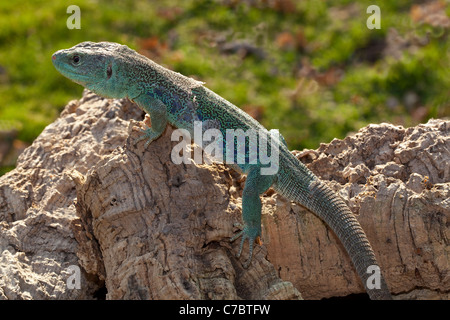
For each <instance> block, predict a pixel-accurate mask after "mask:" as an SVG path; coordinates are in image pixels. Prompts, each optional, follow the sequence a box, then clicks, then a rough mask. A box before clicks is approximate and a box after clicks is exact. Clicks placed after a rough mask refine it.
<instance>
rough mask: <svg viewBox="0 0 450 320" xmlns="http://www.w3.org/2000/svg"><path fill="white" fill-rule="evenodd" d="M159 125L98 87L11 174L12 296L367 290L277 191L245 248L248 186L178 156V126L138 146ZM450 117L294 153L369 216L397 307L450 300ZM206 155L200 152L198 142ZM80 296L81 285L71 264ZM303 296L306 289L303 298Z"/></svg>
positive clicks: (5, 199) (3, 227)
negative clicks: (145, 131)
mask: <svg viewBox="0 0 450 320" xmlns="http://www.w3.org/2000/svg"><path fill="white" fill-rule="evenodd" d="M143 118H144V114H143V113H142V112H141V111H140V110H139V109H138V108H137V107H136V106H135V105H134V104H132V103H130V102H129V101H126V100H107V99H103V98H100V97H98V96H96V95H94V94H92V93H90V92H88V91H85V92H84V95H83V98H82V99H81V100H79V101H72V102H70V103H69V104H68V106H66V108H65V109H64V111H63V112H62V113H61V116H60V117H59V118H58V119H57V120H56V121H55V122H54V123H52V124H51V125H49V126H48V127H47V128H46V129H45V130H44V131H43V132H42V134H41V135H40V136H39V137H38V138H37V139H36V140H35V141H34V143H33V145H32V146H30V147H29V148H28V149H26V150H25V152H24V153H23V154H22V155H21V156H20V158H19V160H18V163H17V168H16V169H15V170H13V171H12V172H10V173H8V174H6V175H4V176H2V177H0V250H1V252H2V254H1V256H0V298H3V299H96V298H106V299H240V298H243V299H299V298H301V297H302V296H303V297H304V298H306V299H320V298H325V297H334V296H345V295H349V294H351V293H362V292H363V287H362V285H361V284H360V281H359V279H358V278H357V276H356V273H355V271H354V269H353V267H352V265H351V263H350V259H349V258H348V256H347V254H346V253H345V251H344V250H343V248H342V246H341V244H340V243H339V241H338V240H337V238H336V237H335V236H334V234H333V233H332V232H331V231H330V230H329V229H328V228H327V227H326V226H325V225H324V224H323V222H322V221H321V220H319V219H318V218H316V217H315V216H314V215H313V214H312V213H310V212H309V211H307V210H306V209H304V208H303V207H301V206H300V205H298V204H294V203H291V202H290V201H288V200H286V199H284V198H282V197H281V196H279V195H277V194H276V193H274V192H273V191H272V190H269V191H268V192H266V194H265V195H264V196H263V198H262V200H263V219H262V220H263V237H262V239H263V245H262V246H256V248H255V251H254V257H253V261H252V263H251V265H250V267H249V268H248V269H244V268H243V267H242V263H243V262H244V261H245V259H246V258H247V256H246V253H247V251H248V250H246V249H248V247H247V245H246V246H245V247H244V254H243V257H241V259H236V258H235V254H236V252H237V249H238V248H237V247H238V242H236V243H230V242H229V239H230V237H231V236H232V235H233V234H234V233H235V232H237V229H236V227H234V224H235V223H236V222H240V221H241V211H242V210H241V200H242V198H241V196H242V188H243V185H244V183H245V178H244V177H241V176H240V175H239V174H237V173H236V172H234V171H233V170H231V169H229V168H227V167H226V166H224V165H221V164H212V165H206V164H195V163H191V164H181V165H177V164H174V163H173V162H172V161H171V150H172V148H173V146H174V145H175V144H177V143H178V142H177V141H174V142H172V141H171V133H172V131H173V130H174V128H172V127H170V126H168V128H167V129H166V131H165V132H164V134H163V136H162V137H161V138H159V139H158V140H156V141H154V142H153V143H152V144H150V146H149V147H148V148H144V142H140V143H138V144H136V145H135V143H134V140H135V139H136V138H138V137H139V135H140V133H139V132H138V131H137V130H136V128H137V127H140V126H141V127H142V126H143V123H142V122H138V120H142V119H143ZM449 131H450V122H449V121H444V120H434V121H430V122H429V123H427V124H424V125H419V126H417V127H414V128H409V129H405V128H402V127H397V126H393V125H389V124H381V125H370V126H368V127H365V128H363V129H361V130H360V131H359V132H358V133H357V134H355V135H353V136H351V137H348V138H346V139H344V140H333V141H332V142H331V143H330V144H323V145H322V146H321V147H320V148H319V149H318V150H316V151H314V150H305V151H303V152H294V154H296V155H297V156H298V157H299V159H301V160H302V161H304V162H305V163H306V164H307V165H308V166H309V167H310V169H311V170H312V171H313V172H315V173H316V174H317V175H318V176H319V177H321V178H322V179H324V180H327V181H330V182H329V184H330V185H331V186H332V188H333V189H334V190H335V191H336V192H338V193H339V194H340V195H341V196H342V198H343V199H344V200H345V201H346V202H347V203H348V204H349V206H350V207H351V209H352V210H353V211H354V213H355V214H356V215H357V218H358V220H359V221H360V222H361V224H362V227H363V229H364V230H365V231H366V233H367V235H368V238H369V240H370V242H371V243H372V246H373V248H374V250H375V253H376V255H377V257H378V260H379V262H380V265H381V268H382V270H383V273H384V275H385V277H386V280H387V283H388V286H389V287H390V289H391V291H392V292H393V293H394V294H395V295H396V297H397V298H405V299H425V298H438V299H448V292H449V289H450V281H449V258H448V257H449V249H448V248H449V246H448V243H449V230H448V222H447V221H448V218H449V213H450V203H449V202H448V199H449V198H450V182H449V181H450V171H449V166H448V163H449V161H450V160H449V159H450V137H449V136H450V134H449ZM191 147H192V148H196V146H194V145H193V146H191ZM73 267H75V268H79V270H80V282H81V285H80V288H79V289H77V288H73V287H72V286H70V284H69V285H68V283H69V282H70V279H73V277H72V278H71V276H73V273H72V270H73V269H72V268H73ZM300 293H301V294H300Z"/></svg>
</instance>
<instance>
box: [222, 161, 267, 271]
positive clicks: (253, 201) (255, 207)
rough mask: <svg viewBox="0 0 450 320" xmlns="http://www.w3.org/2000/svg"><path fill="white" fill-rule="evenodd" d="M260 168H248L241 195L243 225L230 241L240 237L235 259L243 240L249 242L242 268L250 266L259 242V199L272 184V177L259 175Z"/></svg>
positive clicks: (256, 166) (240, 250) (240, 251)
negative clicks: (254, 247) (246, 257)
mask: <svg viewBox="0 0 450 320" xmlns="http://www.w3.org/2000/svg"><path fill="white" fill-rule="evenodd" d="M260 170H261V168H260V166H258V165H255V166H253V167H251V168H250V172H249V174H248V176H247V180H246V181H245V186H244V191H243V194H242V219H243V220H244V224H243V226H242V231H240V232H239V233H238V234H236V235H235V236H234V237H232V238H231V239H230V241H234V240H236V239H237V238H239V237H241V236H242V240H241V244H240V246H239V252H238V254H237V255H236V257H238V258H239V257H240V256H241V253H242V249H243V247H244V242H245V240H247V239H248V241H249V257H248V260H247V261H246V262H245V263H244V268H247V267H248V266H249V265H250V262H251V260H252V255H253V244H254V242H255V241H257V240H259V237H260V235H261V207H262V206H261V198H260V195H261V194H263V193H264V192H265V191H266V190H267V189H269V188H270V186H271V185H272V184H273V180H274V176H272V175H261V173H260Z"/></svg>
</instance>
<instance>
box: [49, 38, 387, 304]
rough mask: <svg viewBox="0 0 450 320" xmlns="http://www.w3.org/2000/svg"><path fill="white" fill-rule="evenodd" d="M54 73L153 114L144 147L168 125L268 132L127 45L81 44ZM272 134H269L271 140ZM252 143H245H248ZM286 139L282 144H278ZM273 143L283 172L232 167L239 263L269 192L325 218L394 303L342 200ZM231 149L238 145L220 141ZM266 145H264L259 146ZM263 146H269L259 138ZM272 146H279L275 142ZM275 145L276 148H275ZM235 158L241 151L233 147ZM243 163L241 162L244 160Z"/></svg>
mask: <svg viewBox="0 0 450 320" xmlns="http://www.w3.org/2000/svg"><path fill="white" fill-rule="evenodd" d="M52 61H53V64H54V66H55V67H56V69H57V70H58V71H59V72H60V73H61V74H62V75H64V76H65V77H67V78H69V79H71V80H72V81H74V82H76V83H78V84H80V85H82V86H84V87H86V88H88V89H90V90H91V91H93V92H95V93H97V94H99V95H101V96H104V97H107V98H116V99H119V98H128V99H130V100H132V101H134V102H136V103H137V104H138V105H139V107H141V108H142V109H143V110H144V111H145V112H146V113H147V114H149V116H150V120H151V127H147V129H145V130H142V129H141V130H142V132H143V135H142V137H141V138H140V139H138V140H137V141H136V142H138V141H140V140H144V139H146V140H147V141H146V146H147V145H148V144H149V143H150V142H151V141H153V140H155V139H157V138H158V137H159V136H161V134H162V133H163V131H164V130H165V128H166V126H167V124H168V123H170V124H172V125H173V126H175V127H177V128H181V129H185V130H188V132H190V133H191V134H192V133H193V132H194V122H196V121H201V123H203V124H205V128H214V129H217V130H219V131H220V132H221V133H222V134H223V137H226V130H227V129H242V130H257V131H259V132H266V133H268V131H267V130H266V129H265V128H264V127H263V126H262V125H261V124H259V123H258V122H257V121H256V120H255V119H253V118H252V117H250V116H249V115H248V114H246V113H245V112H243V111H242V110H241V109H239V108H238V107H236V106H235V105H233V104H232V103H230V102H228V101H227V100H225V99H223V98H222V97H220V96H219V95H217V94H215V93H214V92H212V91H211V90H209V89H207V88H206V87H204V86H203V83H202V82H199V81H196V80H194V79H191V78H188V77H185V76H183V75H181V74H179V73H176V72H173V71H171V70H168V69H166V68H164V67H162V66H160V65H158V64H156V63H155V62H153V61H152V60H150V59H148V58H146V57H144V56H142V55H140V54H138V53H137V52H136V51H134V50H131V49H130V48H128V47H127V46H125V45H120V44H117V43H110V42H100V43H94V42H82V43H80V44H78V45H76V46H74V47H72V48H70V49H66V50H59V51H57V52H55V53H54V54H53V56H52ZM267 136H268V135H267ZM248 140H249V139H248V137H247V138H246V141H247V142H248ZM279 140H281V143H279ZM279 140H278V139H271V144H270V147H269V149H270V150H271V152H275V151H277V150H278V152H279V153H278V158H279V160H278V165H277V171H276V173H273V174H262V171H261V170H262V168H263V167H267V165H265V164H263V163H262V161H257V162H256V163H255V162H251V161H249V154H248V152H249V151H246V154H245V155H244V158H245V160H246V161H245V162H244V163H239V162H238V163H237V164H236V163H235V164H232V165H231V167H232V168H233V169H235V170H237V171H239V172H241V173H244V174H246V175H247V179H246V182H245V186H244V190H243V196H242V217H243V221H244V224H243V225H242V230H241V231H240V232H239V233H238V234H236V235H235V236H234V237H232V238H231V241H233V240H235V239H237V238H239V237H242V239H241V243H240V247H239V252H238V254H237V257H240V255H241V253H242V248H243V245H244V242H245V241H246V240H248V241H249V258H248V260H247V262H246V263H245V265H244V266H245V267H247V266H248V264H249V263H250V261H251V258H252V252H253V244H254V242H255V241H258V240H259V236H260V234H261V199H260V196H261V194H263V193H264V192H265V191H266V190H267V189H268V188H269V187H271V186H272V187H273V188H274V189H275V190H276V191H277V192H278V193H280V194H281V195H283V196H285V197H286V198H288V199H291V200H293V201H295V202H297V203H299V204H301V205H303V206H304V207H306V208H308V209H309V210H310V211H312V212H314V213H315V214H316V215H317V216H319V217H320V218H321V219H322V220H323V221H324V222H325V223H326V224H327V225H328V226H329V227H330V228H331V229H332V230H333V231H334V233H335V234H336V235H337V236H338V238H339V239H340V241H342V243H343V245H344V247H345V249H346V250H347V252H348V254H349V256H350V258H351V259H352V262H353V264H354V266H355V268H356V271H357V273H358V275H359V276H360V278H361V280H362V282H363V284H364V287H365V288H366V291H367V292H368V294H369V296H370V297H371V298H372V299H390V298H391V295H390V292H389V290H388V287H387V285H386V282H385V280H384V278H383V276H382V275H381V273H378V276H379V282H378V283H379V285H378V286H377V285H376V282H375V285H374V283H373V282H372V283H369V282H370V281H371V279H372V278H371V276H372V273H371V272H370V270H374V269H373V268H375V270H378V272H379V268H378V263H377V261H376V259H375V255H374V252H373V250H372V248H371V246H370V244H369V241H368V239H367V237H366V235H365V233H364V231H363V230H362V228H361V226H360V224H359V223H358V221H357V220H356V218H355V216H354V215H353V214H352V213H351V212H350V210H349V209H348V207H347V206H346V205H345V203H344V202H343V200H342V199H341V198H340V197H338V196H337V195H336V194H334V192H332V191H331V189H330V188H328V187H327V186H326V185H325V184H324V183H323V182H322V181H320V180H319V178H317V177H316V176H315V175H314V174H313V173H312V172H311V171H310V170H308V169H307V168H306V166H304V165H303V164H302V163H301V162H300V161H299V160H298V159H297V158H296V157H294V156H293V155H292V154H291V152H290V151H289V150H288V148H287V146H286V144H285V142H284V139H283V138H282V137H280V139H279ZM221 141H222V143H223V146H224V149H223V150H224V151H223V152H224V153H225V150H226V149H227V148H229V147H231V146H233V147H235V146H236V141H234V137H233V141H227V139H226V138H224V139H223V140H221ZM261 141H262V142H261ZM261 141H260V142H259V144H258V146H257V148H262V146H263V145H262V144H264V143H265V142H268V141H269V140H268V138H267V139H266V140H261ZM273 143H274V144H273ZM274 146H275V147H274ZM234 150H235V151H234V154H233V155H234V156H236V148H234ZM241 162H242V161H241Z"/></svg>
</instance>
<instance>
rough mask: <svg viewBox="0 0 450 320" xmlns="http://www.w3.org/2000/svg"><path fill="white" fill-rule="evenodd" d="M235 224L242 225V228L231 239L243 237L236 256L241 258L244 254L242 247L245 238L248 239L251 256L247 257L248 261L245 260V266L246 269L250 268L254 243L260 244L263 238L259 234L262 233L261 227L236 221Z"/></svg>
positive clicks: (231, 240)
mask: <svg viewBox="0 0 450 320" xmlns="http://www.w3.org/2000/svg"><path fill="white" fill-rule="evenodd" d="M234 226H238V227H241V228H242V230H241V231H239V232H238V233H237V234H236V235H234V236H233V237H232V238H231V239H230V242H233V241H234V240H236V239H238V238H239V237H242V239H241V243H240V245H239V251H238V253H237V254H236V258H240V256H241V254H242V249H243V248H244V243H245V240H247V239H248V244H249V257H248V259H247V261H245V262H244V264H243V267H244V268H245V269H247V268H248V266H249V265H250V262H251V261H252V256H253V244H254V243H255V241H256V242H257V243H258V244H261V238H260V236H259V233H260V229H259V228H255V227H249V226H247V225H242V224H240V223H235V224H234Z"/></svg>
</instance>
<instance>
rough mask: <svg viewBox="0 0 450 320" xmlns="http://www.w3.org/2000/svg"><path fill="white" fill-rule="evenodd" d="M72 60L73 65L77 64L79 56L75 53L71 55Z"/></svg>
mask: <svg viewBox="0 0 450 320" xmlns="http://www.w3.org/2000/svg"><path fill="white" fill-rule="evenodd" d="M72 61H73V64H75V65H77V64H79V63H80V56H77V55H75V56H73V57H72Z"/></svg>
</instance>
